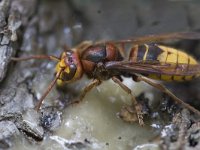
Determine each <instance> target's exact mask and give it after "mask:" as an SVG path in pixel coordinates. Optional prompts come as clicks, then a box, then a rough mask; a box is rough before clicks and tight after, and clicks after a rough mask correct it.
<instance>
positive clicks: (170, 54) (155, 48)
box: [129, 44, 200, 81]
mask: <svg viewBox="0 0 200 150" xmlns="http://www.w3.org/2000/svg"><path fill="white" fill-rule="evenodd" d="M129 59H130V60H131V61H134V62H141V63H143V64H147V65H148V64H153V63H157V64H172V66H175V67H174V68H173V69H171V70H170V69H169V71H170V72H169V74H168V73H167V69H165V70H166V71H165V70H163V72H164V73H163V72H161V73H160V74H157V73H156V74H145V76H147V77H149V78H152V79H158V80H164V81H173V80H174V81H185V80H191V79H193V78H196V77H198V76H200V71H198V72H192V73H189V71H190V68H192V67H193V66H194V65H197V64H198V62H197V61H196V60H195V59H194V58H193V57H192V56H190V55H188V54H187V53H185V52H182V51H180V50H177V49H174V48H171V47H167V46H162V45H157V44H144V45H136V46H134V47H133V48H132V50H131V52H130V56H129ZM181 65H182V66H184V67H182V68H181V69H182V70H181V71H182V72H183V73H182V74H179V75H177V74H176V72H178V71H180V67H179V66H181ZM177 68H178V69H179V70H178V69H177ZM172 72H174V74H173V73H172ZM186 72H188V73H186Z"/></svg>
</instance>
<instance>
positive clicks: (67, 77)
mask: <svg viewBox="0 0 200 150" xmlns="http://www.w3.org/2000/svg"><path fill="white" fill-rule="evenodd" d="M76 69H77V67H76V65H75V64H70V65H69V72H68V73H67V72H65V71H64V72H63V73H62V74H61V78H62V80H63V81H70V80H71V79H73V77H74V76H75V73H76Z"/></svg>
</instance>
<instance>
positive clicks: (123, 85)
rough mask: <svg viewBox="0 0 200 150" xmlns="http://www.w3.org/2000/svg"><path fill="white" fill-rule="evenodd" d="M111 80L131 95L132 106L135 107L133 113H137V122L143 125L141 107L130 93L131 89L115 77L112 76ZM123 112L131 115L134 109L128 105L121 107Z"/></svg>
mask: <svg viewBox="0 0 200 150" xmlns="http://www.w3.org/2000/svg"><path fill="white" fill-rule="evenodd" d="M112 80H113V81H114V82H115V83H117V84H118V85H119V86H120V87H121V88H122V89H123V90H124V91H125V92H126V93H128V94H130V96H131V100H132V105H133V106H134V108H135V113H136V115H137V119H138V121H139V124H140V125H141V126H143V125H144V122H143V114H142V108H141V105H140V104H138V102H137V100H136V98H135V96H134V95H133V94H132V91H131V89H129V88H128V87H127V86H126V85H125V84H123V83H122V82H121V81H120V80H119V79H118V78H117V77H112ZM122 111H123V112H124V113H126V114H127V115H128V117H131V116H130V114H132V115H135V114H134V111H133V110H131V108H130V107H125V108H123V110H122Z"/></svg>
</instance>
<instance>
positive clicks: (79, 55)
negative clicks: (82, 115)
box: [11, 32, 200, 125]
mask: <svg viewBox="0 0 200 150" xmlns="http://www.w3.org/2000/svg"><path fill="white" fill-rule="evenodd" d="M171 39H188V40H197V39H200V33H197V32H180V33H169V34H160V35H149V36H144V37H137V38H133V39H128V40H121V41H104V42H97V43H93V42H91V41H84V42H82V43H81V44H79V45H78V46H76V47H74V48H72V49H69V48H65V49H64V51H63V52H62V53H61V55H60V57H56V56H47V55H34V56H30V57H25V58H11V59H12V60H14V61H24V60H29V59H48V60H54V61H57V62H58V63H57V65H56V69H55V72H56V75H55V78H54V80H53V81H52V82H51V83H50V85H49V86H48V88H47V90H46V92H45V93H44V95H43V96H42V97H41V98H40V100H39V103H38V105H37V106H36V109H37V110H39V109H40V107H41V104H42V102H43V100H44V99H45V97H46V96H47V94H48V93H49V92H50V90H51V89H52V87H53V86H54V85H55V84H56V83H57V84H58V85H61V86H62V85H63V84H68V83H71V82H74V81H77V80H79V79H80V78H81V77H82V75H83V74H84V73H85V74H86V75H87V76H88V78H90V79H92V82H91V83H90V84H89V85H87V86H86V87H85V88H84V90H83V92H82V93H81V95H80V99H79V101H82V100H83V98H84V97H85V95H86V94H87V93H88V92H89V91H90V90H91V89H92V88H94V87H96V86H98V85H100V84H101V83H102V81H104V80H108V79H112V80H113V81H114V82H115V83H116V84H118V85H119V86H120V87H121V88H122V89H123V90H124V91H125V92H126V93H128V94H129V95H130V96H131V101H132V107H133V108H134V112H135V114H132V115H135V116H136V118H137V120H138V121H139V124H140V125H143V124H144V122H143V115H142V112H141V106H140V105H139V104H138V102H137V100H136V99H135V97H134V95H133V93H132V91H131V89H129V88H128V87H127V86H126V85H125V84H123V82H122V79H121V76H124V77H130V78H132V79H133V80H134V81H136V82H139V81H144V82H146V83H147V84H149V85H151V86H153V87H155V88H157V89H159V90H161V91H162V92H164V93H166V94H167V95H169V96H170V97H171V98H172V99H173V100H174V101H175V102H177V103H179V104H181V105H183V106H184V107H186V108H188V109H189V110H190V111H192V112H194V113H196V114H198V115H200V111H199V110H197V109H195V108H194V107H192V106H190V105H189V104H186V103H184V102H183V101H182V100H181V99H179V98H178V97H176V96H175V95H174V94H173V93H171V92H170V91H169V90H168V89H167V88H165V87H164V86H163V85H162V84H160V83H156V82H154V81H152V80H150V79H158V80H163V81H187V80H192V79H193V78H197V77H199V76H200V64H199V63H198V62H197V60H195V59H194V58H193V57H192V56H190V55H188V54H187V53H185V52H182V51H180V50H178V49H174V48H171V47H167V46H163V45H159V44H152V42H159V41H162V40H171ZM148 43H150V44H148ZM130 107H131V106H130ZM127 110H130V109H127ZM129 113H130V114H131V113H133V112H132V111H129Z"/></svg>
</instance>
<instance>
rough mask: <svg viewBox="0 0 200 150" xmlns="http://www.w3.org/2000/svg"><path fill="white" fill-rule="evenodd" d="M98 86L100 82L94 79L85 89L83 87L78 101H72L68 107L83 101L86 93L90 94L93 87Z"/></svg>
mask: <svg viewBox="0 0 200 150" xmlns="http://www.w3.org/2000/svg"><path fill="white" fill-rule="evenodd" d="M100 84H101V81H100V80H98V79H94V80H93V81H92V82H91V83H89V84H88V85H87V86H86V87H84V89H83V91H82V93H81V95H80V97H79V99H78V100H75V101H73V102H71V103H69V105H71V104H78V103H80V102H81V101H82V100H83V99H84V97H85V95H86V94H87V93H88V92H90V91H91V90H92V89H93V88H94V87H97V86H98V85H100Z"/></svg>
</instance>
